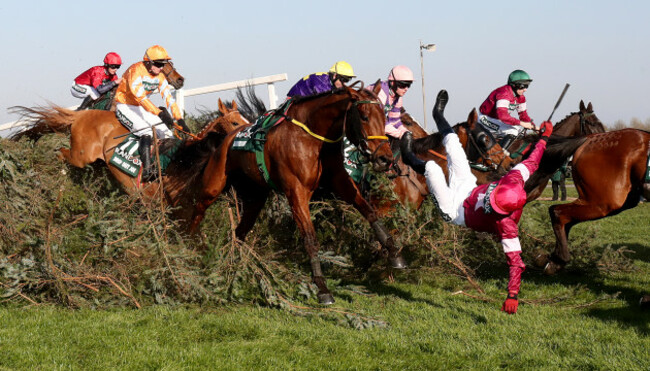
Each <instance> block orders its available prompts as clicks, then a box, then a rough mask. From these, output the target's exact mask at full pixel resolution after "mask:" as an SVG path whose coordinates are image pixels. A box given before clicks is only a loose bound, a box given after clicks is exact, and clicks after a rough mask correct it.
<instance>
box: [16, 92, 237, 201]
mask: <svg viewBox="0 0 650 371" xmlns="http://www.w3.org/2000/svg"><path fill="white" fill-rule="evenodd" d="M14 112H17V113H19V114H21V115H22V117H23V118H24V119H29V120H30V127H29V128H28V129H27V130H25V131H22V132H20V133H17V134H15V135H14V136H13V137H12V139H14V140H18V139H20V138H21V137H23V136H25V137H28V138H30V139H32V140H38V139H39V138H40V137H41V136H43V135H44V134H47V133H69V134H70V148H60V149H59V151H60V153H59V158H60V159H62V160H65V161H66V162H68V163H69V164H71V165H73V166H75V167H79V168H83V167H85V166H86V165H89V164H92V163H95V162H97V161H102V162H104V163H105V164H106V165H107V166H108V169H109V171H110V172H111V174H112V175H113V177H114V178H115V179H116V180H117V181H118V182H119V183H120V184H121V185H122V187H123V188H124V189H125V191H126V192H127V193H135V192H142V193H143V194H144V195H145V196H149V197H150V196H153V195H155V194H156V192H157V191H158V190H159V187H160V182H159V181H158V180H154V181H151V182H141V181H140V176H138V177H137V178H133V177H131V176H129V175H127V174H125V173H123V172H122V171H120V170H119V169H118V168H117V167H116V166H114V165H113V164H111V163H110V162H109V160H110V158H111V156H112V155H113V152H114V150H115V148H116V147H117V145H118V144H120V143H121V142H122V141H123V140H124V138H122V137H123V136H124V135H126V134H128V133H129V130H128V129H126V128H125V127H124V126H123V125H122V124H120V123H119V121H118V120H117V118H116V117H115V113H114V112H109V111H101V110H84V111H71V110H68V109H65V108H61V107H56V106H54V107H38V108H27V107H14ZM246 124H248V121H247V120H246V119H245V118H243V117H242V116H241V115H240V114H239V112H238V111H237V104H236V103H235V102H234V101H233V103H232V105H231V106H230V107H228V106H227V105H225V104H223V103H222V102H221V100H219V116H218V117H217V118H216V119H215V120H213V121H212V122H210V123H208V124H207V125H206V127H205V128H204V129H203V130H202V131H201V132H200V133H199V135H198V136H197V138H198V139H197V140H191V141H186V142H185V143H184V145H182V146H181V147H180V149H179V152H178V154H177V155H178V156H180V157H179V158H183V157H186V158H185V159H183V160H179V161H176V162H174V161H173V162H172V163H171V164H170V166H169V167H168V169H167V171H166V172H165V175H164V176H163V178H162V179H163V182H162V183H163V187H164V191H165V194H166V196H167V199H168V201H169V202H170V203H171V204H175V203H176V202H177V201H178V199H179V195H180V194H181V193H182V192H183V191H184V189H185V187H186V186H187V184H188V179H189V178H195V177H196V174H194V175H188V174H186V173H185V168H186V167H187V162H190V161H193V160H192V159H191V158H187V157H191V156H188V155H187V154H189V153H192V152H193V151H196V150H197V149H199V148H201V147H203V146H205V143H203V141H204V140H205V139H206V137H207V136H208V134H209V133H210V132H219V130H221V128H223V127H235V126H242V125H246ZM221 133H223V132H221ZM203 166H205V163H203ZM181 174H182V175H181ZM179 178H180V179H179Z"/></svg>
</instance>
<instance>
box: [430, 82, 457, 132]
mask: <svg viewBox="0 0 650 371" xmlns="http://www.w3.org/2000/svg"><path fill="white" fill-rule="evenodd" d="M447 102H449V94H448V93H447V91H446V90H444V89H443V90H440V92H438V97H437V98H436V104H435V105H434V106H433V120H434V121H435V122H436V126H437V127H438V132H439V133H440V134H442V137H443V138H444V137H445V136H446V135H447V134H451V133H453V132H454V130H453V129H452V128H451V125H449V122H448V121H447V119H446V118H445V107H446V106H447Z"/></svg>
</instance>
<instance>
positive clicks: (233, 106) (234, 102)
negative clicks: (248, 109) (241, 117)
mask: <svg viewBox="0 0 650 371" xmlns="http://www.w3.org/2000/svg"><path fill="white" fill-rule="evenodd" d="M232 110H233V111H237V101H235V100H234V99H233V100H232Z"/></svg>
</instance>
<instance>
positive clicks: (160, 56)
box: [142, 45, 171, 61]
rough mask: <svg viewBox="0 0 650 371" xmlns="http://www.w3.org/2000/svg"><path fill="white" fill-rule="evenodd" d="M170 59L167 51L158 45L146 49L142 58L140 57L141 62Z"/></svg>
mask: <svg viewBox="0 0 650 371" xmlns="http://www.w3.org/2000/svg"><path fill="white" fill-rule="evenodd" d="M170 59H171V58H170V57H169V54H167V50H165V48H163V47H162V46H160V45H154V46H152V47H150V48H149V49H147V51H146V52H144V57H142V60H144V61H158V60H170Z"/></svg>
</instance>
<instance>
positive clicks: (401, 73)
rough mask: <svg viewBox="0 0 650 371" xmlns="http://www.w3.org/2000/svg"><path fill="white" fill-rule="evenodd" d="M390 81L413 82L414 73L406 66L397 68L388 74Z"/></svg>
mask: <svg viewBox="0 0 650 371" xmlns="http://www.w3.org/2000/svg"><path fill="white" fill-rule="evenodd" d="M388 81H413V71H411V69H410V68H408V67H406V66H395V67H393V69H391V70H390V73H389V74H388Z"/></svg>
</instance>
